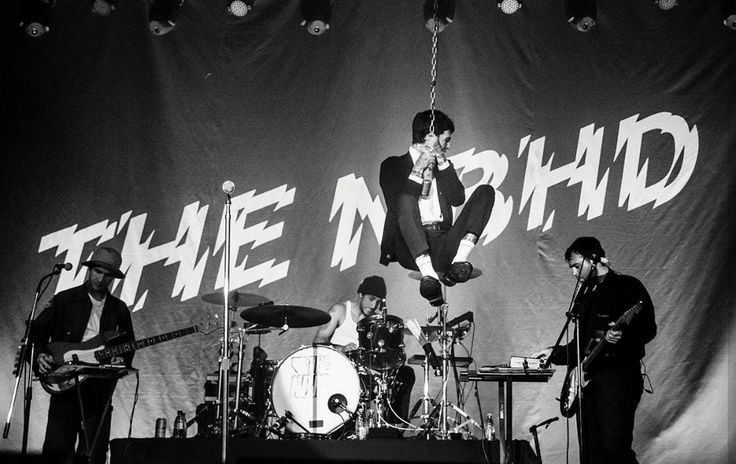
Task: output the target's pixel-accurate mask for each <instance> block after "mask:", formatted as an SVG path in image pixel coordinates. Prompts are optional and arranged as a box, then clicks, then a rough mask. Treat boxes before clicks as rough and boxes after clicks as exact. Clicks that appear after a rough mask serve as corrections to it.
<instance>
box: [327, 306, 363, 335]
mask: <svg viewBox="0 0 736 464" xmlns="http://www.w3.org/2000/svg"><path fill="white" fill-rule="evenodd" d="M352 307H353V302H352V301H350V300H348V301H346V302H345V319H344V320H343V321H342V324H340V325H339V326H338V327H337V329H335V333H334V334H332V339H331V340H330V343H332V344H333V345H341V346H345V345H348V344H350V343H355V345H357V344H358V324H357V323H356V322H355V321H354V320H353V311H352Z"/></svg>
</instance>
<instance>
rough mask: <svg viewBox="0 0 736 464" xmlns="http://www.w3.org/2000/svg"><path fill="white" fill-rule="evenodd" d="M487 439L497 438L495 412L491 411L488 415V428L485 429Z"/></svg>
mask: <svg viewBox="0 0 736 464" xmlns="http://www.w3.org/2000/svg"><path fill="white" fill-rule="evenodd" d="M485 436H486V440H495V439H496V427H495V426H494V425H493V414H491V413H490V412H489V413H488V416H487V417H486V429H485Z"/></svg>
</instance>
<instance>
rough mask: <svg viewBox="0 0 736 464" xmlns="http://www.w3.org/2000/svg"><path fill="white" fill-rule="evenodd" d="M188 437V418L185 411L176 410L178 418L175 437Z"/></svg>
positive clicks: (175, 423)
mask: <svg viewBox="0 0 736 464" xmlns="http://www.w3.org/2000/svg"><path fill="white" fill-rule="evenodd" d="M186 437H187V418H186V417H185V416H184V411H177V412H176V419H174V438H186Z"/></svg>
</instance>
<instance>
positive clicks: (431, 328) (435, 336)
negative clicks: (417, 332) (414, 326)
mask: <svg viewBox="0 0 736 464" xmlns="http://www.w3.org/2000/svg"><path fill="white" fill-rule="evenodd" d="M420 327H421V329H422V333H423V334H424V336H425V337H426V338H427V341H428V342H435V341H437V340H439V338H440V332H442V327H441V326H439V325H423V326H420ZM404 335H408V336H410V337H411V336H413V335H414V334H413V333H411V330H409V328H408V327H404Z"/></svg>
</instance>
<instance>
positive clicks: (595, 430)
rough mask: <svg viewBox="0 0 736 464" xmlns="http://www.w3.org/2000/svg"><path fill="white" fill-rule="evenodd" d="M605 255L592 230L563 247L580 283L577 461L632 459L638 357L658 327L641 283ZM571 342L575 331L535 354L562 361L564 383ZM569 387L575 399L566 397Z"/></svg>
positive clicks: (571, 360)
mask: <svg viewBox="0 0 736 464" xmlns="http://www.w3.org/2000/svg"><path fill="white" fill-rule="evenodd" d="M605 256H606V254H605V252H604V251H603V247H602V246H601V244H600V242H599V241H598V239H596V238H595V237H580V238H578V239H576V240H575V241H574V242H573V243H572V245H570V247H569V248H568V249H567V250H566V251H565V260H566V261H567V264H568V266H569V267H570V269H571V270H572V274H573V276H574V277H575V278H576V279H577V280H578V283H579V288H578V292H577V294H576V298H575V303H574V305H573V309H572V312H573V313H576V314H577V315H578V317H579V324H580V342H581V343H580V350H581V357H582V358H583V359H582V360H581V363H582V367H583V369H582V371H583V375H582V376H579V378H580V382H581V384H582V385H583V394H582V401H581V402H580V403H582V416H581V414H578V420H579V421H582V424H581V423H580V422H578V430H579V431H581V432H582V437H583V438H582V443H581V445H582V449H583V456H582V458H581V462H582V463H584V464H609V463H610V464H614V463H615V464H636V463H638V461H637V460H636V453H634V451H633V450H632V449H631V444H632V441H633V430H634V415H635V413H636V408H637V406H638V404H639V400H640V398H641V394H642V391H643V378H642V374H641V372H640V361H641V359H642V358H643V357H644V345H645V344H646V343H648V342H649V341H650V340H652V339H653V338H654V336H655V335H656V333H657V325H656V323H655V321H654V307H653V305H652V300H651V298H650V297H649V293H648V292H647V290H646V289H645V288H644V285H642V283H641V282H640V281H639V280H638V279H636V278H635V277H631V276H627V275H623V274H619V273H617V272H614V271H613V270H612V269H611V268H609V266H608V264H609V261H608V259H607V258H606V257H605ZM576 344H577V340H575V339H574V338H573V340H572V341H571V342H570V343H568V344H567V345H563V346H558V347H557V348H556V349H554V350H552V348H548V349H546V350H542V351H539V352H537V353H535V354H534V355H533V356H536V357H539V358H542V359H544V360H547V359H548V360H549V361H550V362H552V363H553V364H561V365H567V366H568V368H569V369H570V371H568V378H567V379H566V381H565V386H567V385H568V381H569V380H570V379H571V375H570V374H577V367H576V366H577V364H578V363H577V356H576V353H577V350H576ZM574 383H575V381H573V382H572V384H574ZM576 391H577V389H575V388H570V389H567V388H565V387H563V392H562V393H561V410H562V413H563V415H565V416H567V417H570V416H572V415H573V414H575V412H576V411H577V410H578V409H577V403H578V400H577V397H576V396H575V395H576ZM568 393H570V394H571V395H570V396H573V397H574V398H575V399H574V400H572V401H568V402H566V397H567V396H568ZM571 403H572V404H571ZM567 407H570V409H571V410H567V409H566V408H567Z"/></svg>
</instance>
